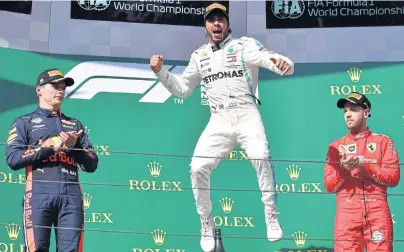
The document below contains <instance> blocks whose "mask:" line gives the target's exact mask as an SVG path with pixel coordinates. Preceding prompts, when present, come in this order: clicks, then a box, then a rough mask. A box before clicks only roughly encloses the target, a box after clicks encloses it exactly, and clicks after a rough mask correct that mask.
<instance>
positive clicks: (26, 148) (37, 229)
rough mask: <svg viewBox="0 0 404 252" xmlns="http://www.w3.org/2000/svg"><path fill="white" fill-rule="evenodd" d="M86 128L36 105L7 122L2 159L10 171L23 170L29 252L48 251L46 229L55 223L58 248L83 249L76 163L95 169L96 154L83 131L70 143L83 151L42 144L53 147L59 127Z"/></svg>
mask: <svg viewBox="0 0 404 252" xmlns="http://www.w3.org/2000/svg"><path fill="white" fill-rule="evenodd" d="M84 129H85V128H84V126H83V124H82V123H81V122H80V121H79V120H76V119H74V118H71V117H67V116H65V115H64V114H63V113H61V112H60V111H50V110H47V109H43V108H40V107H38V108H37V109H36V110H35V111H33V112H32V113H29V114H27V115H23V116H20V117H18V118H16V119H15V121H14V123H13V124H12V126H11V129H10V131H9V135H8V139H7V147H6V160H7V164H8V166H9V167H10V168H11V169H12V170H19V169H22V168H25V169H26V177H27V178H26V180H27V181H26V189H25V196H24V201H23V207H24V210H23V211H24V218H23V221H24V236H25V246H26V250H27V251H29V252H34V251H49V245H50V234H51V228H46V227H51V226H52V225H54V226H55V227H56V228H55V235H56V241H57V251H63V252H64V251H69V252H70V251H82V247H83V234H84V232H83V231H82V229H83V228H84V210H83V199H82V193H81V187H80V184H79V176H78V167H80V168H81V169H82V170H83V171H86V172H94V171H95V170H96V169H97V166H98V157H97V155H96V153H95V152H94V150H93V147H92V144H91V143H90V141H89V139H88V135H87V134H86V133H85V132H83V134H82V135H81V136H80V137H79V138H78V140H77V142H76V145H75V146H74V149H76V148H77V149H84V150H72V149H70V150H63V149H62V151H59V152H58V153H55V151H54V149H53V148H51V147H46V146H51V145H52V141H53V139H55V137H58V135H59V134H60V132H61V131H64V132H68V131H79V130H83V131H84ZM66 182H67V183H66ZM65 228H67V229H65Z"/></svg>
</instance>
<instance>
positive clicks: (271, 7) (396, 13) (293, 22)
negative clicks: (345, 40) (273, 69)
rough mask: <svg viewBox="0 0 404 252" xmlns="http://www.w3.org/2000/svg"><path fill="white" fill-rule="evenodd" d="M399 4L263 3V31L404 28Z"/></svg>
mask: <svg viewBox="0 0 404 252" xmlns="http://www.w3.org/2000/svg"><path fill="white" fill-rule="evenodd" d="M403 14H404V2H402V1H353V0H348V1H332V0H328V1H321V0H320V1H319V0H310V1H302V0H291V1H283V0H275V1H266V28H267V29H284V28H324V27H369V26H401V25H404V18H403Z"/></svg>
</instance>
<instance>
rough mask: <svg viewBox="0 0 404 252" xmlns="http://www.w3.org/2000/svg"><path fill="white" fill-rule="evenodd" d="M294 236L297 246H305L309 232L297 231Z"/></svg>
mask: <svg viewBox="0 0 404 252" xmlns="http://www.w3.org/2000/svg"><path fill="white" fill-rule="evenodd" d="M292 236H293V238H294V239H295V243H296V246H297V247H299V248H300V247H303V246H304V244H305V243H306V238H307V234H305V233H304V232H303V231H297V232H295V234H292Z"/></svg>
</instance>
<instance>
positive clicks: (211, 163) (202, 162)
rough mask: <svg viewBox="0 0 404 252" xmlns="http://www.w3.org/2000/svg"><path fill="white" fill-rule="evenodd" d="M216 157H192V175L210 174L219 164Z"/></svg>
mask: <svg viewBox="0 0 404 252" xmlns="http://www.w3.org/2000/svg"><path fill="white" fill-rule="evenodd" d="M218 162H219V161H218V160H217V159H215V158H200V157H197V158H195V157H194V158H192V162H191V165H190V166H191V175H206V174H210V173H211V172H212V171H213V170H214V169H215V167H216V166H217V164H218Z"/></svg>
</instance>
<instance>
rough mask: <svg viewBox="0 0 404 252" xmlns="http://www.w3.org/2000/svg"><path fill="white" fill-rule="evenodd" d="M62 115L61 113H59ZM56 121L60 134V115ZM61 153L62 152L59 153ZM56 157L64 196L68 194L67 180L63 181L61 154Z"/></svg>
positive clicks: (61, 190)
mask: <svg viewBox="0 0 404 252" xmlns="http://www.w3.org/2000/svg"><path fill="white" fill-rule="evenodd" d="M59 113H60V112H59ZM55 120H56V130H57V132H56V133H57V134H60V133H61V132H62V131H63V128H62V121H61V117H60V114H58V115H57V116H56V117H55ZM59 153H60V152H59ZM56 157H57V164H58V168H59V169H58V173H59V177H60V181H61V183H60V191H59V193H62V194H66V191H67V190H66V184H65V183H64V182H65V180H66V177H65V179H63V173H62V163H61V162H60V154H57V155H56Z"/></svg>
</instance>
